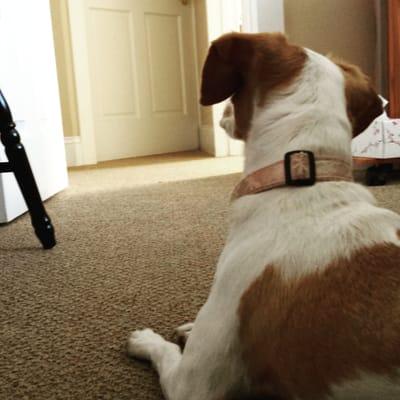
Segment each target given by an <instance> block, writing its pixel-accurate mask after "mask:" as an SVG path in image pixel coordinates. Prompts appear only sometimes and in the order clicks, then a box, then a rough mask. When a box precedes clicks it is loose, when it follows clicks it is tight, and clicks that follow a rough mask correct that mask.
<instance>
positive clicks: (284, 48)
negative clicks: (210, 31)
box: [200, 33, 307, 139]
mask: <svg viewBox="0 0 400 400" xmlns="http://www.w3.org/2000/svg"><path fill="white" fill-rule="evenodd" d="M306 58H307V56H306V54H305V52H304V50H303V49H302V48H301V47H298V46H294V45H291V44H289V43H288V42H287V40H286V37H285V36H284V35H282V34H279V33H260V34H245V33H230V34H227V35H224V36H222V37H220V38H219V39H217V40H216V41H214V42H213V44H212V46H211V48H210V50H209V53H208V56H207V59H206V62H205V64H204V68H203V75H202V85H201V101H200V102H201V104H203V105H211V104H215V103H218V102H220V101H222V100H225V99H227V98H228V97H230V96H233V97H232V103H233V105H234V112H235V122H236V132H235V136H236V137H237V138H240V139H245V138H246V136H247V133H248V130H249V128H250V123H251V118H252V116H253V108H254V101H255V100H256V95H258V96H259V97H258V99H257V100H258V102H259V103H260V104H263V103H264V102H265V100H266V98H267V96H268V94H269V93H270V92H271V90H273V89H275V88H278V87H280V86H282V85H287V84H289V83H290V82H291V81H292V80H294V79H295V78H296V76H297V75H298V74H299V73H300V72H301V70H302V69H303V66H304V63H305V61H306Z"/></svg>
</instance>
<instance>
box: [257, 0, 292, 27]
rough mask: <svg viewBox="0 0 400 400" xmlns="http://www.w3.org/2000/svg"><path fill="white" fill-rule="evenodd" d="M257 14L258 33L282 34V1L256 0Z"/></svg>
mask: <svg viewBox="0 0 400 400" xmlns="http://www.w3.org/2000/svg"><path fill="white" fill-rule="evenodd" d="M257 14H258V15H257V22H258V30H259V32H284V30H285V27H284V4H283V0H258V1H257Z"/></svg>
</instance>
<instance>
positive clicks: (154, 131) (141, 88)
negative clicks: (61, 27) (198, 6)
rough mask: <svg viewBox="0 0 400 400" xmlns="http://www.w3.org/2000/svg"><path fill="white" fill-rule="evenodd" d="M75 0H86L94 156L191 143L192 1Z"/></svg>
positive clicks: (194, 131) (194, 139) (194, 132)
mask: <svg viewBox="0 0 400 400" xmlns="http://www.w3.org/2000/svg"><path fill="white" fill-rule="evenodd" d="M79 1H83V2H84V3H85V7H84V9H83V12H84V13H85V14H86V15H85V18H83V19H82V20H83V21H84V23H85V24H86V27H85V29H84V31H85V32H86V39H87V44H86V48H87V53H88V60H89V63H88V69H89V74H90V83H91V89H90V92H91V100H92V110H93V122H94V124H93V125H94V135H93V139H94V142H95V147H96V158H97V161H103V160H111V159H118V158H127V157H135V156H142V155H149V154H160V153H168V152H175V151H183V150H191V149H197V148H198V145H199V141H198V125H199V123H198V106H197V102H198V94H197V85H196V59H195V49H194V43H195V42H194V34H193V32H194V30H193V23H194V20H193V8H192V5H190V2H189V5H184V4H183V3H184V2H182V0H79ZM72 2H73V0H72ZM70 4H71V1H70ZM74 26H75V25H74V24H72V29H74ZM74 36H75V38H76V35H74V33H73V32H72V37H73V38H74ZM81 39H82V38H81ZM74 45H75V46H76V45H78V44H77V43H76V40H75V44H74V40H73V46H74ZM77 89H78V96H79V87H78V88H77ZM92 143H93V142H92Z"/></svg>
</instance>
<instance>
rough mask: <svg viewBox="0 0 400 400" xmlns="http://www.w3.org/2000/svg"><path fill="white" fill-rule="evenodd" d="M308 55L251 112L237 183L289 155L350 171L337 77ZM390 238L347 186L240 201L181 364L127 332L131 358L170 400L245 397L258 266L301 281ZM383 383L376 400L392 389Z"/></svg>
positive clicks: (352, 386)
mask: <svg viewBox="0 0 400 400" xmlns="http://www.w3.org/2000/svg"><path fill="white" fill-rule="evenodd" d="M307 54H308V57H309V59H308V62H307V63H306V66H305V68H304V70H303V72H302V74H301V75H300V76H299V77H298V79H297V80H296V82H294V83H293V84H292V85H290V86H289V87H287V88H285V89H281V90H280V91H278V92H276V93H275V94H274V95H273V96H270V98H269V99H268V104H266V105H265V106H263V107H261V108H256V110H255V113H254V117H253V121H252V126H251V130H250V132H249V136H248V139H247V142H246V150H245V155H246V162H245V174H249V173H251V172H253V171H255V170H257V169H259V168H261V167H264V166H266V165H269V164H272V163H274V162H276V161H278V160H282V159H283V155H284V154H285V153H286V152H288V151H291V150H311V151H313V152H314V153H315V155H316V156H317V157H318V156H335V157H339V158H342V159H345V160H347V161H349V162H351V153H350V141H351V126H350V122H349V120H348V118H347V114H346V105H345V94H344V78H343V75H342V73H341V72H340V70H339V68H338V67H337V66H336V65H335V64H333V63H332V62H331V61H329V60H328V59H326V58H325V57H323V56H320V55H318V54H316V53H314V52H311V51H309V50H307ZM227 114H228V115H227V116H225V117H224V118H223V119H222V121H221V126H223V127H224V128H225V129H226V130H227V132H228V133H229V134H231V135H232V134H233V131H234V119H233V116H230V115H229V113H227ZM396 229H400V217H399V216H398V215H397V214H394V213H392V212H390V211H388V210H384V209H381V208H378V207H377V206H376V205H375V200H374V198H373V196H372V195H371V194H370V193H369V191H367V190H366V189H365V188H363V187H362V186H360V185H358V184H354V183H347V182H324V183H317V184H316V185H314V186H312V187H306V188H281V189H274V190H271V191H268V192H264V193H260V194H257V195H249V196H244V197H241V198H240V199H238V200H236V201H235V202H234V203H233V205H232V209H231V227H230V231H229V235H228V238H227V242H226V246H225V248H224V249H223V252H222V254H221V256H220V259H219V262H218V265H217V271H216V275H215V280H214V283H213V286H212V289H211V292H210V295H209V298H208V300H207V302H206V304H205V305H204V306H203V307H202V309H201V310H200V312H199V314H198V316H197V318H196V320H195V323H194V326H193V327H192V330H191V333H190V336H189V339H188V341H187V344H186V347H185V351H184V353H183V355H181V353H180V351H178V350H177V348H176V347H174V345H172V344H170V343H168V342H166V341H165V340H164V339H162V338H161V337H159V336H158V335H155V334H154V333H153V332H152V331H142V332H140V331H139V332H137V333H134V334H133V336H132V337H131V339H130V341H129V347H130V352H131V354H133V355H136V356H138V357H141V358H143V357H146V358H148V359H151V360H152V361H153V363H154V364H155V367H156V368H157V370H158V372H159V374H160V380H161V384H162V386H163V390H164V393H165V395H166V397H167V399H169V400H212V399H218V398H220V397H221V398H223V397H224V396H226V395H228V394H229V393H230V392H231V391H232V392H233V393H235V394H239V393H243V394H246V393H250V392H251V390H250V388H249V387H248V383H247V378H246V371H245V367H244V366H243V362H242V360H241V358H240V354H239V349H240V345H239V343H238V335H237V332H238V324H239V320H238V317H237V309H238V305H239V301H240V298H241V296H242V294H243V293H244V291H245V290H246V289H247V288H248V287H249V285H250V284H251V283H252V282H253V281H254V280H255V279H256V278H257V276H259V275H260V274H261V273H262V272H263V271H264V269H265V267H266V266H267V265H269V264H274V265H275V266H279V267H280V268H281V269H282V273H283V274H284V276H285V277H286V278H287V279H290V278H292V277H294V276H299V275H304V274H307V273H310V272H312V271H315V269H316V268H324V265H327V264H328V263H330V262H332V261H333V260H335V259H337V258H339V257H346V256H350V254H351V253H352V252H354V250H356V249H357V248H360V247H363V246H368V245H372V244H374V243H382V242H383V241H385V242H393V243H397V244H399V239H398V238H397V236H396ZM265 345H266V346H267V345H268V343H266V344H265ZM378 380H379V379H378ZM382 382H383V380H381V381H380V383H379V385H381V386H379V388H380V389H379V390H381V391H382V393H381V394H382V396H383V395H384V394H385V390H386V391H387V393H389V391H390V390H391V389H390V387H393V385H391V383H390V381H389V380H385V385H384V384H383V383H382ZM366 387H367V388H369V386H368V385H367V386H365V385H363V384H359V382H358V383H357V382H353V383H349V384H347V386H346V385H344V386H342V387H335V388H334V389H335V393H336V395H335V397H334V399H340V400H344V399H350V398H351V399H370V398H371V399H372V397H371V396H369V397H367V396H366V395H364V391H365V388H366ZM388 388H389V389H388ZM368 390H369V389H368ZM390 393H392V392H390ZM396 393H398V392H396ZM363 396H364V397H363ZM374 398H375V399H377V398H378V397H374ZM379 398H384V399H389V398H390V397H379ZM396 398H397V397H396Z"/></svg>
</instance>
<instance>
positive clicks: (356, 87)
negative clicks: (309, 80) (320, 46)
mask: <svg viewBox="0 0 400 400" xmlns="http://www.w3.org/2000/svg"><path fill="white" fill-rule="evenodd" d="M333 61H334V62H335V63H336V64H337V65H338V66H339V67H340V68H341V69H342V71H343V74H344V77H345V81H346V100H347V114H348V116H349V119H350V121H351V123H352V126H353V137H354V136H357V135H358V134H360V133H361V132H363V131H364V130H365V129H366V128H367V127H368V126H369V125H370V124H371V122H372V121H373V120H374V119H375V118H376V117H378V116H379V115H381V114H382V112H383V106H382V101H381V100H380V98H379V97H378V95H377V94H376V92H375V90H374V89H373V87H372V85H371V82H370V79H369V78H368V76H367V75H365V74H364V73H363V72H362V71H361V69H360V68H358V67H356V66H355V65H351V64H347V63H345V62H343V61H338V60H334V59H333Z"/></svg>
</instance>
